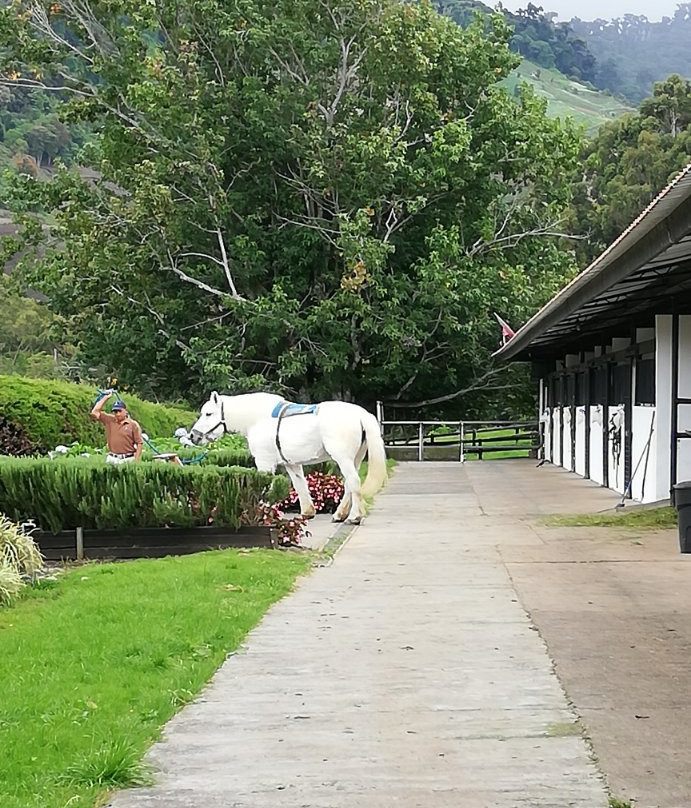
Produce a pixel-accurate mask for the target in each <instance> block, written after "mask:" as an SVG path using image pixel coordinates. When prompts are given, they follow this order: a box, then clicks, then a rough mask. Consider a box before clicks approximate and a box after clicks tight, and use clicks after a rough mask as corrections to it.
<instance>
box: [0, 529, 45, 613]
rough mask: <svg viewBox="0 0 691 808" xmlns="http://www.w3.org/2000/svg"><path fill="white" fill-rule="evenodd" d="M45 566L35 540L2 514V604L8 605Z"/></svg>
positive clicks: (0, 560) (0, 592)
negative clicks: (28, 580) (27, 578)
mask: <svg viewBox="0 0 691 808" xmlns="http://www.w3.org/2000/svg"><path fill="white" fill-rule="evenodd" d="M42 566H43V559H42V557H41V553H40V552H39V550H38V547H37V546H36V544H35V543H34V540H33V539H32V538H31V537H30V536H27V535H25V534H24V533H22V532H21V530H20V529H19V528H18V527H17V525H15V524H14V523H13V522H11V521H10V520H9V519H7V517H5V516H3V515H2V514H0V604H2V603H8V602H9V601H10V600H11V599H12V598H13V597H14V596H15V595H16V594H17V593H18V592H19V590H20V589H21V588H22V586H23V585H24V582H25V579H26V577H27V576H33V575H34V574H35V573H36V572H38V570H40V569H41V567H42Z"/></svg>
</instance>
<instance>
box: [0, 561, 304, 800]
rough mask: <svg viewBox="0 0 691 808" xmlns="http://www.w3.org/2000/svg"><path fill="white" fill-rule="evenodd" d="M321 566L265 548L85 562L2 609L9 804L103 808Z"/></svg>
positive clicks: (0, 792)
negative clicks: (174, 719)
mask: <svg viewBox="0 0 691 808" xmlns="http://www.w3.org/2000/svg"><path fill="white" fill-rule="evenodd" d="M310 563H311V559H310V558H309V557H306V556H304V555H301V554H292V553H285V554H284V553H278V552H276V551H266V550H252V551H234V550H224V551H217V552H208V553H200V554H197V555H192V556H185V557H171V558H164V559H157V560H141V561H133V562H127V563H119V564H103V565H95V564H93V565H86V566H83V567H79V568H74V569H72V570H71V571H69V572H68V573H66V574H65V575H64V576H62V577H61V578H60V579H59V580H58V581H53V582H44V583H43V584H39V585H37V586H36V587H32V588H31V589H29V590H27V591H26V592H25V594H23V595H22V596H20V598H19V600H18V601H17V602H16V604H15V605H14V606H12V607H11V608H6V609H2V610H0V682H2V696H1V697H0V750H2V752H1V753H0V806H2V808H65V806H68V805H69V806H70V808H91V807H92V806H93V805H95V804H100V803H101V801H102V800H103V798H104V797H105V795H106V794H107V793H108V791H109V790H110V789H112V788H114V787H123V786H129V785H136V784H141V783H145V782H146V781H147V777H148V775H147V772H146V771H145V769H144V768H143V767H142V764H141V759H142V756H143V754H144V752H145V751H146V749H147V748H148V746H149V745H150V744H151V742H152V741H153V740H154V739H155V738H156V737H157V736H158V734H159V730H160V728H161V727H162V726H163V724H164V723H165V722H166V721H167V720H168V719H169V718H170V717H171V716H172V715H173V714H174V713H175V712H176V711H177V710H178V709H179V708H180V707H181V706H183V705H184V704H186V703H187V702H189V701H190V700H191V699H193V698H194V697H195V695H196V694H197V693H198V692H199V691H200V689H201V687H202V686H203V684H204V683H205V682H206V681H207V680H208V679H209V677H210V676H211V674H212V673H213V672H214V670H215V669H216V668H217V667H218V666H219V665H220V664H221V662H223V660H224V659H225V657H226V656H227V655H228V653H229V652H231V651H233V650H234V649H236V648H237V647H238V645H239V643H240V642H241V641H242V639H243V638H244V637H245V635H246V634H247V632H248V631H249V630H250V629H251V628H252V627H254V626H255V625H256V624H257V623H258V621H259V620H260V618H261V616H262V615H263V614H264V612H265V611H266V610H267V609H268V607H269V606H270V605H271V604H272V603H274V602H275V601H276V600H278V599H279V598H281V597H282V596H283V595H285V594H286V593H288V592H289V591H290V590H291V588H292V587H293V584H294V581H295V579H296V577H297V576H298V575H300V574H301V573H303V572H305V571H306V570H307V569H308V568H309V565H310Z"/></svg>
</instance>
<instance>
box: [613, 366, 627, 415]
mask: <svg viewBox="0 0 691 808" xmlns="http://www.w3.org/2000/svg"><path fill="white" fill-rule="evenodd" d="M630 396H631V365H630V364H629V363H628V362H626V363H623V364H619V365H613V366H612V369H611V373H610V396H609V403H610V404H612V405H616V404H623V403H624V402H625V401H627V400H629V399H630Z"/></svg>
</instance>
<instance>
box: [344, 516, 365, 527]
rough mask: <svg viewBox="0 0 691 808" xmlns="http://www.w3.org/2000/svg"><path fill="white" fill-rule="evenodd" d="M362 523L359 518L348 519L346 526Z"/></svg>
mask: <svg viewBox="0 0 691 808" xmlns="http://www.w3.org/2000/svg"><path fill="white" fill-rule="evenodd" d="M361 521H362V519H360V517H359V516H358V518H357V519H346V525H359V524H360V522H361Z"/></svg>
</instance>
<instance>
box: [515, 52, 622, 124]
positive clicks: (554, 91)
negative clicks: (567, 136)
mask: <svg viewBox="0 0 691 808" xmlns="http://www.w3.org/2000/svg"><path fill="white" fill-rule="evenodd" d="M519 81H526V82H528V83H529V84H532V85H533V87H534V88H535V92H536V93H537V94H538V95H541V96H543V97H544V98H546V99H547V102H548V111H549V114H550V115H553V116H554V117H558V118H566V117H571V118H573V119H574V120H575V121H577V122H578V123H580V124H583V125H584V126H585V129H586V132H587V133H588V134H594V133H595V131H596V130H597V129H598V127H600V126H601V125H602V124H603V123H605V122H606V121H609V120H612V118H617V117H618V116H619V115H623V114H624V113H625V112H632V111H633V108H632V107H629V106H627V105H626V104H625V103H624V102H622V101H619V100H618V99H616V98H615V97H614V96H612V95H609V93H605V92H602V91H601V90H594V89H592V88H591V87H586V86H585V85H584V84H580V83H579V82H577V81H574V80H573V79H569V78H567V77H566V76H564V75H563V74H562V73H560V72H559V71H558V70H551V69H549V68H546V67H540V66H539V65H536V64H534V63H533V62H529V61H528V60H525V61H523V62H522V63H521V65H520V66H519V67H518V68H517V69H516V70H514V71H513V73H512V74H511V75H510V76H509V77H508V78H507V79H506V80H505V82H504V85H505V86H506V87H507V88H508V90H509V92H514V90H515V87H516V84H517V83H518V82H519Z"/></svg>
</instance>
